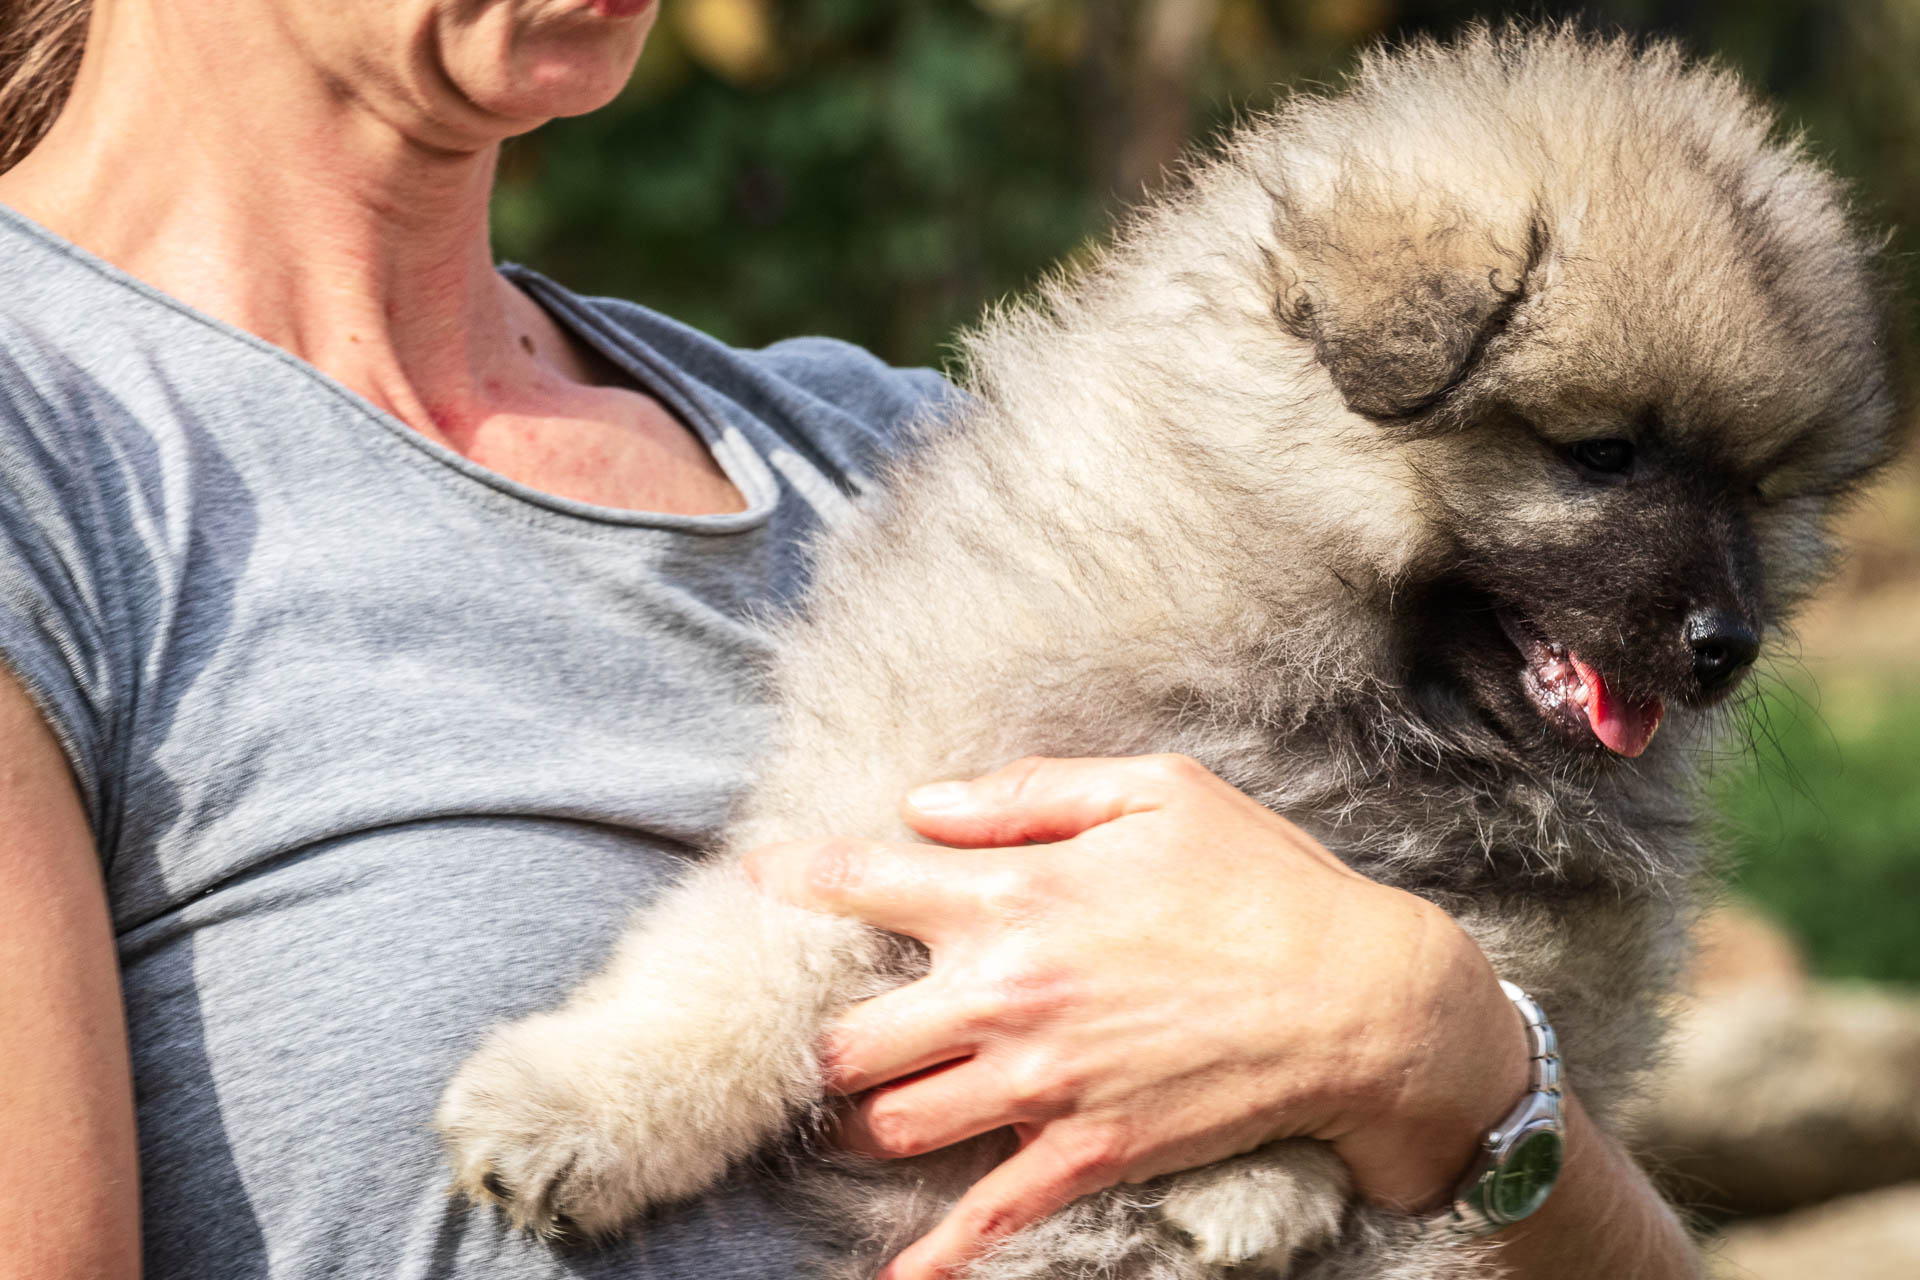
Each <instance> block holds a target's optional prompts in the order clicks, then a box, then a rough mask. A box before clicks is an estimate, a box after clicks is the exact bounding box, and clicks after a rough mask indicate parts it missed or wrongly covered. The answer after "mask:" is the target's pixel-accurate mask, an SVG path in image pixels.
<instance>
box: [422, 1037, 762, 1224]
mask: <svg viewBox="0 0 1920 1280" xmlns="http://www.w3.org/2000/svg"><path fill="white" fill-rule="evenodd" d="M619 1035H620V1029H618V1028H616V1027H611V1026H606V1025H602V1024H601V1023H600V1022H599V1021H598V1020H596V1019H593V1018H591V1017H583V1016H581V1015H578V1014H566V1013H560V1014H546V1015H542V1016H539V1017H535V1018H529V1019H527V1020H526V1021H524V1022H520V1023H516V1024H514V1025H512V1026H509V1027H505V1028H503V1029H501V1030H499V1031H496V1032H495V1033H494V1034H493V1036H492V1037H491V1038H489V1039H488V1041H487V1042H486V1044H485V1045H483V1046H482V1047H481V1049H480V1051H479V1052H477V1053H476V1054H474V1056H473V1057H472V1058H470V1059H469V1060H468V1061H467V1063H466V1065H465V1066H463V1067H462V1068H461V1069H460V1071H459V1074H457V1075H456V1076H455V1077H454V1079H453V1082H452V1083H451V1084H450V1085H449V1086H448V1087H447V1091H446V1094H445V1095H444V1096H443V1097H442V1098H441V1101H440V1107H439V1110H438V1112H437V1113H436V1114H435V1116H434V1127H435V1128H437V1129H438V1130H439V1131H440V1134H441V1137H442V1138H443V1139H444V1140H445V1142H446V1146H447V1152H448V1156H449V1159H450V1161H451V1163H452V1165H453V1174H454V1178H453V1190H454V1191H455V1193H457V1194H464V1195H466V1196H467V1197H469V1198H470V1199H472V1200H475V1201H478V1202H482V1203H492V1204H496V1205H499V1206H500V1207H501V1208H502V1209H503V1210H504V1211H505V1212H506V1214H507V1216H508V1218H509V1220H510V1221H512V1223H513V1225H514V1226H515V1227H517V1228H519V1229H521V1230H525V1231H530V1232H533V1233H535V1234H537V1235H540V1236H543V1237H547V1238H550V1239H564V1238H585V1239H599V1238H604V1237H606V1236H609V1235H612V1234H614V1233H615V1232H617V1231H619V1230H620V1228H622V1227H624V1226H626V1225H627V1224H629V1223H630V1222H632V1221H633V1220H634V1219H635V1218H636V1217H638V1216H639V1215H640V1213H641V1212H642V1211H644V1210H645V1209H646V1208H648V1207H649V1206H651V1205H655V1204H662V1203H666V1202H670V1201H674V1200H682V1199H686V1198H688V1197H691V1196H693V1195H697V1194H698V1193H699V1192H701V1191H704V1190H705V1189H706V1188H707V1187H709V1186H711V1185H712V1184H713V1183H714V1182H716V1181H718V1180H719V1178H720V1177H721V1175H722V1174H723V1173H725V1171H726V1167H727V1163H728V1155H729V1153H728V1152H726V1151H724V1150H723V1149H722V1148H721V1146H720V1144H716V1143H714V1142H712V1141H709V1140H705V1138H704V1137H703V1135H701V1134H700V1133H698V1132H696V1131H694V1130H693V1129H692V1128H690V1127H689V1126H687V1125H685V1124H684V1123H682V1124H675V1123H673V1119H674V1117H673V1116H672V1115H671V1113H669V1112H666V1111H664V1110H663V1108H661V1107H659V1106H655V1105H649V1101H648V1099H647V1098H646V1097H645V1096H644V1094H645V1088H646V1082H645V1081H643V1080H638V1079H636V1078H635V1077H634V1073H633V1071H632V1069H631V1068H632V1067H633V1066H634V1065H635V1064H634V1063H633V1062H632V1061H631V1060H628V1061H624V1062H622V1061H621V1060H620V1059H619V1058H618V1057H617V1056H616V1055H615V1054H614V1053H613V1051H614V1050H615V1048H616V1046H617V1037H618V1036H619ZM682 1116H684V1113H682Z"/></svg>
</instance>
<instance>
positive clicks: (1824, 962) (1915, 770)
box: [1723, 679, 1920, 985]
mask: <svg viewBox="0 0 1920 1280" xmlns="http://www.w3.org/2000/svg"><path fill="white" fill-rule="evenodd" d="M1825 683H1827V684H1828V685H1830V686H1831V687H1830V688H1828V689H1827V690H1826V692H1825V693H1824V694H1822V693H1821V692H1819V691H1817V690H1816V689H1815V688H1814V687H1813V686H1811V685H1808V684H1799V685H1795V686H1792V687H1781V688H1776V689H1774V690H1771V691H1769V692H1768V693H1767V694H1766V695H1764V696H1763V697H1761V698H1759V699H1756V700H1755V702H1754V703H1753V704H1752V707H1751V709H1750V713H1749V714H1750V716H1751V718H1752V721H1753V724H1754V727H1755V729H1756V734H1755V739H1756V745H1757V747H1758V750H1757V751H1756V752H1755V753H1754V755H1753V758H1752V759H1751V760H1750V761H1748V762H1747V763H1748V764H1749V765H1757V767H1745V768H1741V769H1738V770H1734V771H1730V772H1729V774H1728V775H1727V777H1726V778H1725V780H1724V782H1725V785H1724V787H1723V796H1724V801H1725V803H1724V811H1725V812H1726V814H1727V816H1728V832H1729V835H1730V837H1731V840H1732V844H1733V848H1734V851H1735V855H1736V859H1737V861H1736V865H1735V872H1734V875H1735V883H1736V884H1738V885H1739V887H1740V888H1741V889H1742V890H1743V891H1744V892H1745V893H1746V894H1747V895H1748V896H1749V897H1750V898H1752V899H1753V900H1754V901H1755V902H1757V903H1759V904H1760V905H1761V906H1762V907H1764V908H1766V909H1767V910H1768V911H1770V912H1771V913H1772V914H1774V915H1775V916H1777V917H1778V918H1779V919H1780V920H1782V921H1783V922H1785V923H1786V924H1787V926H1788V927H1789V929H1790V930H1791V931H1792V932H1793V933H1794V934H1795V935H1796V936H1797V937H1798V938H1799V940H1800V942H1801V943H1802V945H1803V946H1805V948H1806V950H1807V955H1808V958H1809V960H1810V962H1811V963H1812V966H1813V968H1814V970H1815V971H1816V972H1817V973H1820V974H1821V975H1823V976H1826V977H1830V978H1872V979H1877V980H1882V981H1898V982H1905V983H1911V984H1914V985H1920V682H1913V683H1908V684H1905V685H1894V686H1893V687H1891V688H1889V687H1887V686H1885V685H1882V684H1879V683H1877V682H1873V683H1864V684H1863V683H1861V682H1859V681H1857V680H1856V681H1848V680H1844V679H1843V680H1838V681H1827V682H1825Z"/></svg>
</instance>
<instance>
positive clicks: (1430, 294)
mask: <svg viewBox="0 0 1920 1280" xmlns="http://www.w3.org/2000/svg"><path fill="white" fill-rule="evenodd" d="M1516 238H1517V239H1519V240H1520V241H1521V243H1519V244H1517V245H1516V246H1515V247H1514V248H1513V249H1512V250H1511V251H1508V250H1504V249H1502V248H1501V247H1500V246H1499V245H1498V244H1496V243H1494V242H1493V241H1492V240H1490V239H1489V238H1487V237H1486V236H1485V235H1484V234H1476V233H1475V232H1473V231H1470V230H1466V229H1460V228H1452V227H1447V228H1438V229H1434V230H1429V231H1427V232H1425V233H1421V234H1414V233H1409V232H1407V231H1406V229H1405V224H1404V223H1402V224H1400V225H1399V226H1398V227H1395V228H1393V229H1392V230H1391V231H1387V232H1386V233H1384V234H1375V235H1370V236H1369V235H1359V236H1356V235H1353V234H1352V231H1351V229H1348V234H1346V235H1344V236H1342V237H1340V238H1339V239H1337V240H1336V239H1333V238H1331V237H1327V238H1315V237H1306V238H1305V239H1306V241H1307V242H1306V243H1305V244H1302V245H1299V246H1298V247H1297V248H1296V256H1295V258H1294V262H1295V266H1296V270H1297V273H1298V275H1297V278H1296V280H1295V282H1294V284H1293V287H1291V288H1289V289H1287V290H1286V291H1284V292H1283V294H1282V295H1281V298H1280V300H1279V306H1278V309H1277V310H1278V314H1279V316H1280V319H1281V322H1282V323H1283V324H1285V325H1286V326H1287V328H1288V329H1289V330H1290V331H1291V332H1292V333H1293V334H1294V335H1295V336H1296V337H1299V338H1301V339H1303V340H1305V341H1307V342H1310V343H1312V344H1313V350H1314V354H1315V355H1316V356H1317V357H1319V360H1320V363H1321V364H1322V365H1324V366H1325V367H1326V370H1327V373H1328V375H1329V376H1330V377H1331V378H1332V379H1333V385H1334V386H1335V387H1336V388H1338V389H1339V392H1340V394H1341V395H1342V396H1344V397H1345V398H1346V401H1347V406H1348V407H1349V408H1351V409H1352V410H1353V411H1354V412H1355V413H1360V414H1365V415H1366V416H1368V417H1370V418H1406V417H1411V416H1412V415H1414V414H1417V413H1419V412H1421V411H1422V410H1424V409H1426V408H1428V407H1429V406H1431V405H1432V404H1433V403H1434V402H1435V401H1437V400H1438V399H1439V398H1440V397H1441V396H1443V395H1445V394H1446V393H1447V392H1448V391H1450V390H1452V389H1453V388H1454V387H1455V386H1458V385H1459V384H1460V383H1461V382H1462V381H1463V380H1464V379H1465V378H1466V377H1467V375H1468V374H1469V373H1471V372H1472V371H1473V367H1474V364H1475V362H1477V361H1478V360H1479V358H1480V356H1481V354H1482V353H1483V352H1484V351H1485V349H1486V346H1487V344H1488V342H1489V341H1490V340H1491V339H1493V338H1494V337H1495V336H1497V335H1498V334H1499V333H1500V331H1501V329H1502V328H1503V327H1504V326H1505V325H1506V322H1507V320H1508V318H1509V317H1510V316H1511V315H1512V314H1513V311H1514V308H1515V307H1517V306H1518V305H1519V303H1520V302H1521V300H1522V299H1523V298H1524V297H1525V296H1526V282H1527V277H1528V274H1529V273H1530V272H1531V271H1532V270H1533V268H1534V266H1535V265H1536V264H1537V263H1538V262H1539V260H1540V257H1541V255H1542V254H1543V253H1544V251H1545V247H1546V245H1545V240H1546V237H1545V232H1544V228H1543V227H1542V226H1541V225H1540V224H1539V223H1538V222H1535V223H1533V224H1532V226H1531V228H1530V229H1529V230H1528V231H1527V232H1525V233H1524V234H1523V235H1522V236H1521V237H1516Z"/></svg>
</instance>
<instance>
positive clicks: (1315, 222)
mask: <svg viewBox="0 0 1920 1280" xmlns="http://www.w3.org/2000/svg"><path fill="white" fill-rule="evenodd" d="M1290 112H1291V114H1292V115H1293V116H1294V118H1295V123H1296V125H1298V126H1300V127H1298V128H1296V129H1295V130H1293V131H1292V133H1293V136H1294V137H1296V138H1304V139H1306V140H1307V143H1308V145H1306V146H1296V147H1293V148H1291V149H1290V150H1289V151H1288V153H1287V154H1286V155H1285V157H1283V158H1282V159H1281V160H1279V161H1278V162H1277V164H1278V165H1279V167H1280V169H1281V170H1282V173H1283V176H1282V177H1281V178H1280V179H1279V180H1278V181H1276V182H1275V183H1274V184H1273V185H1274V188H1275V189H1276V190H1278V191H1280V192H1281V195H1280V196H1279V197H1278V203H1279V205H1280V217H1279V219H1278V220H1277V232H1276V234H1277V236H1278V238H1279V240H1280V241H1281V243H1282V244H1283V245H1284V246H1285V250H1284V256H1285V264H1284V266H1283V268H1282V275H1283V285H1282V288H1281V290H1280V294H1281V298H1280V315H1281V319H1282V321H1283V323H1284V324H1285V325H1286V326H1287V327H1288V328H1289V329H1290V330H1291V331H1292V332H1293V334H1294V335H1295V336H1297V337H1299V338H1300V339H1302V340H1304V341H1306V342H1308V343H1310V344H1311V346H1312V349H1313V352H1314V355H1315V358H1316V359H1317V361H1318V363H1319V365H1320V367H1321V368H1322V369H1323V370H1324V373H1325V375H1326V377H1327V378H1328V379H1330V381H1331V383H1332V385H1333V388H1334V389H1335V390H1336V391H1337V392H1338V394H1339V395H1340V397H1341V398H1342V399H1343V400H1344V402H1345V404H1346V406H1347V408H1348V409H1349V410H1350V412H1351V413H1353V414H1354V415H1357V416H1359V417H1361V418H1364V419H1366V420H1368V421H1369V423H1370V427H1369V430H1370V431H1371V432H1372V433H1373V434H1372V438H1373V439H1374V440H1376V441H1377V442H1378V444H1379V447H1381V448H1383V449H1390V450H1396V451H1398V452H1399V453H1400V455H1401V457H1402V458H1403V460H1404V463H1405V468H1406V474H1407V475H1408V476H1409V477H1410V479H1409V481H1408V484H1409V485H1410V487H1411V489H1412V490H1413V492H1414V495H1415V501H1414V503H1413V505H1414V506H1415V508H1416V509H1417V510H1419V511H1421V512H1422V513H1423V519H1424V521H1425V523H1426V525H1427V529H1426V548H1425V554H1424V555H1423V556H1422V557H1421V558H1420V563H1421V564H1422V566H1423V567H1422V569H1421V570H1420V577H1421V581H1420V583H1419V584H1418V586H1417V589H1416V590H1413V591H1411V592H1408V593H1407V594H1406V595H1405V596H1404V597H1403V599H1404V600H1405V601H1406V602H1407V603H1406V604H1405V605H1404V606H1403V608H1402V609H1401V613H1400V616H1401V619H1402V622H1403V624H1404V626H1405V631H1406V634H1405V637H1404V639H1405V642H1406V646H1405V647H1406V653H1407V655H1408V658H1407V660H1408V663H1409V666H1410V668H1411V669H1412V670H1413V672H1414V675H1415V679H1416V680H1417V681H1420V682H1422V683H1423V684H1424V685H1425V686H1427V687H1430V688H1436V689H1443V690H1450V691H1451V692H1452V695H1453V696H1455V698H1456V700H1457V701H1460V702H1462V703H1464V704H1465V705H1468V706H1470V707H1471V708H1472V709H1473V710H1474V711H1475V712H1476V713H1477V714H1478V715H1479V716H1480V717H1481V718H1482V719H1483V720H1486V721H1490V722H1491V723H1492V724H1493V725H1494V726H1495V727H1497V728H1498V729H1499V730H1500V731H1501V733H1502V734H1503V736H1505V737H1507V738H1508V739H1509V740H1510V741H1512V742H1514V743H1515V744H1516V745H1518V746H1521V747H1523V748H1526V749H1528V750H1530V751H1534V752H1540V751H1551V752H1555V753H1565V752H1571V753H1576V754H1584V755H1586V756H1589V757H1592V758H1595V759H1606V758H1611V757H1619V756H1637V755H1639V754H1640V753H1641V752H1643V751H1645V750H1646V749H1647V747H1648V745H1649V743H1650V742H1651V741H1652V739H1653V736H1654V732H1655V730H1656V729H1657V728H1658V727H1659V725H1660V723H1661V721H1662V720H1663V718H1665V717H1668V716H1671V715H1683V714H1686V713H1687V712H1688V711H1689V710H1693V709H1700V708H1704V707H1707V706H1710V705H1711V704H1713V703H1715V702H1716V701H1718V700H1720V699H1722V698H1724V697H1725V696H1726V695H1727V693H1728V692H1729V691H1730V690H1731V689H1733V688H1734V687H1735V686H1736V685H1737V684H1738V683H1739V682H1740V680H1741V679H1742V676H1743V674H1744V673H1745V672H1746V670H1747V668H1748V667H1749V666H1750V665H1751V664H1752V662H1753V661H1754V659H1755V657H1756V656H1757V655H1758V654H1759V652H1760V650H1761V646H1762V645H1763V644H1764V643H1765V642H1766V641H1767V639H1768V638H1770V637H1774V636H1777V635H1778V634H1779V632H1780V629H1781V626H1782V623H1783V622H1784V620H1785V619H1786V617H1787V616H1788V614H1789V613H1790V611H1791V610H1792V609H1793V608H1794V606H1795V605H1797V604H1798V603H1799V602H1800V601H1801V600H1802V599H1803V598H1804V597H1805V596H1806V594H1807V593H1808V592H1809V590H1810V589H1811V588H1812V587H1813V586H1814V585H1815V584H1816V583H1817V582H1818V581H1819V579H1820V578H1821V576H1822V574H1823V572H1824V570H1825V568H1826V566H1827V564H1828V561H1829V558H1830V544H1829V541H1828V535H1827V527H1828V521H1829V517H1830V516H1831V514H1832V513H1833V512H1834V510H1835V508H1836V505H1837V504H1839V503H1840V502H1842V501H1843V500H1844V499H1845V498H1846V497H1847V496H1848V495H1849V494H1851V493H1853V492H1854V491H1855V490H1856V489H1857V488H1858V487H1859V486H1860V485H1861V483H1862V481H1863V480H1864V478H1865V477H1866V476H1867V474H1868V473H1869V472H1870V471H1871V470H1872V469H1873V468H1874V467H1875V466H1877V465H1878V464H1879V463H1880V462H1882V461H1883V460H1884V459H1885V458H1886V457H1887V456H1888V454H1889V452H1890V450H1891V446H1892V432H1893V422H1894V417H1895V414H1894V397H1893V394H1892V390H1891V378H1890V371H1889V364H1888V360H1887V354H1886V340H1885V337H1886V326H1885V324H1884V322H1883V319H1882V308H1881V306H1880V294H1879V287H1878V285H1877V283H1876V277H1877V273H1876V272H1875V270H1874V269H1873V265H1874V264H1873V261H1872V260H1873V251H1872V246H1871V245H1869V244H1868V243H1867V242H1865V241H1864V240H1863V239H1862V237H1861V235H1860V234H1859V232H1858V231H1857V230H1856V229H1855V228H1854V227H1853V226H1851V225H1850V223H1849V220H1848V218H1847V216H1846V212H1845V207H1844V200H1843V196H1842V193H1841V192H1840V190H1839V188H1838V185H1837V184H1836V183H1835V182H1834V180H1833V179H1832V178H1830V177H1829V176H1828V175H1827V174H1825V173H1824V172H1823V171H1822V170H1820V169H1819V168H1818V167H1817V166H1815V165H1814V164H1812V163H1811V162H1810V161H1809V160H1807V158H1806V157H1805V156H1804V155H1803V154H1802V153H1801V152H1800V151H1799V150H1798V149H1797V147H1796V146H1794V145H1793V144H1791V143H1786V142H1781V141H1779V140H1777V139H1775V138H1774V137H1773V136H1772V121H1771V119H1770V117H1769V116H1768V115H1767V113H1766V112H1765V111H1764V110H1763V109H1762V108H1760V107H1759V106H1758V105H1757V104H1755V103H1754V101H1753V100H1752V99H1751V98H1750V97H1749V96H1748V95H1747V94H1746V93H1745V92H1744V91H1743V90H1742V89H1741V88H1740V87H1739V85H1738V84H1737V83H1736V82H1735V81H1734V80H1733V79H1732V78H1731V77H1730V76H1729V75H1727V74H1726V73H1724V72H1718V71H1714V70H1710V69H1704V68H1700V67H1690V66H1688V65H1686V64H1685V63H1684V62H1683V61H1682V60H1680V59H1679V57H1678V56H1677V55H1676V54H1675V53H1674V52H1673V51H1672V50H1670V49H1666V48H1663V47H1655V48H1653V49H1651V50H1645V49H1635V48H1632V47H1630V46H1628V45H1626V44H1625V43H1622V42H1600V41H1594V40H1591V39H1586V38H1581V37H1578V36H1575V35H1573V34H1570V33H1567V32H1565V31H1545V32H1497V33H1488V32H1481V33H1478V34H1475V35H1473V36H1471V37H1469V38H1468V39H1466V40H1465V41H1463V42H1461V43H1460V44H1458V45H1453V46H1437V45H1427V46H1418V47H1415V48H1413V49H1411V50H1405V51H1401V52H1399V53H1396V54H1390V55H1382V56H1381V57H1378V58H1376V59H1374V60H1373V61H1372V62H1370V63H1369V64H1367V65H1366V66H1364V67H1363V69H1362V72H1361V74H1360V75H1359V76H1358V78H1357V80H1356V84H1355V86H1354V87H1353V89H1352V90H1351V91H1350V93H1349V94H1347V95H1345V96H1343V97H1342V98H1337V99H1332V100H1328V101H1323V102H1312V103H1306V104H1301V105H1298V106H1296V107H1294V108H1290Z"/></svg>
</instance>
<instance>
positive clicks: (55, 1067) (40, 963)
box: [0, 671, 140, 1280]
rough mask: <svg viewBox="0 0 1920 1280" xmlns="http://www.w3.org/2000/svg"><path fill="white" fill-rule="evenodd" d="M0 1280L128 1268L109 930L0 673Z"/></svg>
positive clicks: (131, 1260) (11, 686) (117, 1019)
mask: <svg viewBox="0 0 1920 1280" xmlns="http://www.w3.org/2000/svg"><path fill="white" fill-rule="evenodd" d="M0 1152H4V1153H5V1154H4V1155H3V1156H0V1205H4V1206H6V1209H5V1222H4V1225H3V1226H0V1280H82V1278H83V1277H84V1278H85V1280H109V1278H111V1280H120V1278H121V1277H134V1276H138V1275H139V1272H140V1231H139V1166H138V1162H137V1160H136V1158H135V1154H134V1153H135V1147H134V1136H133V1084H132V1075H131V1071H130V1069H129V1066H128V1061H127V1034H126V1022H125V1018H124V1015H123V1012H122V1009H121V1003H120V982H119V972H118V967H117V965H116V963H115V958H114V947H113V930H112V927H111V925H110V924H109V923H108V916H107V902H106V891H105V888H104V886H103V885H102V882H101V878H100V862H99V858H98V856H97V854H96V853H95V850H94V845H93V837H92V833H91V832H90V831H89V830H88V828H87V820H86V816H85V814H84V813H83V811H82V809H81V805H80V798H79V795H78V794H77V793H76V791H75V790H74V785H73V779H72V776H71V775H70V774H69V773H68V771H67V764H66V760H65V758H64V757H63V756H62V755H61V753H60V748H59V746H58V745H57V744H56V743H55V741H54V739H53V735H52V734H51V733H50V732H49V731H48V729H47V726H46V723H45V722H44V721H43V720H42V719H41V718H40V714H39V712H38V711H37V710H36V709H35V707H34V705H33V703H32V701H31V700H30V699H29V698H28V697H27V696H26V694H25V693H24V692H22V691H21V689H20V686H19V685H18V684H17V683H15V681H14V680H13V679H12V677H11V676H9V675H8V674H7V673H6V672H5V671H0Z"/></svg>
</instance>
